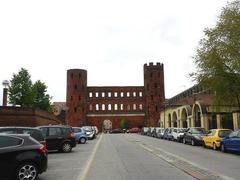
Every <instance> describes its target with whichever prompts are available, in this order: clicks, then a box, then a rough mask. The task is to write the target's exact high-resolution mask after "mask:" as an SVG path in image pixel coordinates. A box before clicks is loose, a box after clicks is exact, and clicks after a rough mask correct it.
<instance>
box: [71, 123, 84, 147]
mask: <svg viewBox="0 0 240 180" xmlns="http://www.w3.org/2000/svg"><path fill="white" fill-rule="evenodd" d="M73 132H74V135H75V139H76V142H77V143H81V144H85V143H86V142H87V135H86V132H85V130H84V129H83V128H81V127H73Z"/></svg>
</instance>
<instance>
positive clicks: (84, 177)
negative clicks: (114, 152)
mask: <svg viewBox="0 0 240 180" xmlns="http://www.w3.org/2000/svg"><path fill="white" fill-rule="evenodd" d="M102 137H103V134H101V136H100V138H99V140H98V142H97V144H96V146H95V147H94V150H93V152H92V154H91V156H90V158H89V160H88V162H87V165H86V167H85V168H84V170H83V175H82V176H81V177H80V180H85V179H86V177H87V174H88V172H89V170H90V168H91V166H92V163H93V160H94V158H95V156H96V153H97V150H98V148H99V145H100V142H101V140H102Z"/></svg>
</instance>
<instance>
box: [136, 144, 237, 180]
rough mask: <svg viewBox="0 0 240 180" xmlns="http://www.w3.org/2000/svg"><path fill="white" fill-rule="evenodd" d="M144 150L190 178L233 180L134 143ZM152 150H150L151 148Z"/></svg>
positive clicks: (162, 151) (182, 159) (172, 155)
mask: <svg viewBox="0 0 240 180" xmlns="http://www.w3.org/2000/svg"><path fill="white" fill-rule="evenodd" d="M136 144H138V145H139V146H141V147H142V148H144V149H145V150H147V151H149V152H150V153H152V154H153V155H155V156H157V157H159V158H161V159H162V160H164V161H166V162H167V163H169V164H171V165H173V166H174V167H176V168H177V169H180V170H182V171H183V172H185V173H187V174H189V175H190V176H192V177H194V178H196V179H199V180H203V179H212V180H233V178H231V177H227V176H224V175H222V174H220V173H217V172H213V171H210V170H207V169H205V168H203V167H201V166H199V165H197V164H194V163H192V162H190V161H188V160H186V159H184V158H181V157H179V156H177V155H175V154H172V153H169V152H166V151H165V150H163V149H161V148H156V147H154V146H152V145H148V147H147V145H146V144H143V143H136ZM149 147H151V148H153V149H151V148H149Z"/></svg>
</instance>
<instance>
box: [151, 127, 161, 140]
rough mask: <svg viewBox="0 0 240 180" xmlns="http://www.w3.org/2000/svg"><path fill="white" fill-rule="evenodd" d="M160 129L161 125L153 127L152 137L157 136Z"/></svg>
mask: <svg viewBox="0 0 240 180" xmlns="http://www.w3.org/2000/svg"><path fill="white" fill-rule="evenodd" d="M159 129H160V127H155V128H154V129H153V132H152V137H155V138H156V137H157V132H158V130H159Z"/></svg>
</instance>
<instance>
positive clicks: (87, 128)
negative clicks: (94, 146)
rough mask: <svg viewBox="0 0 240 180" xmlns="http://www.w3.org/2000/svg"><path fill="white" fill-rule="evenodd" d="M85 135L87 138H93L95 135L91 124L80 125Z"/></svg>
mask: <svg viewBox="0 0 240 180" xmlns="http://www.w3.org/2000/svg"><path fill="white" fill-rule="evenodd" d="M82 128H83V129H84V130H85V132H86V135H87V139H90V140H93V139H94V138H95V137H96V132H95V130H94V129H93V127H92V126H83V127H82Z"/></svg>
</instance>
